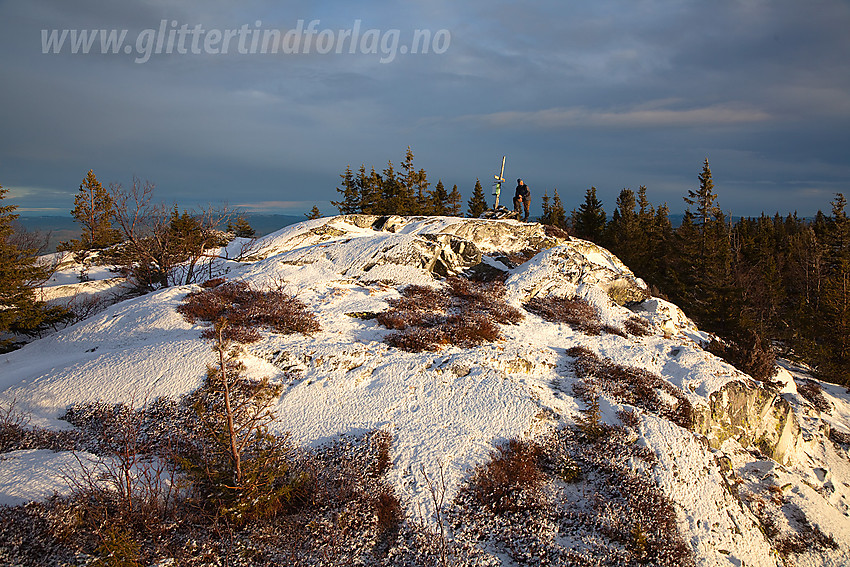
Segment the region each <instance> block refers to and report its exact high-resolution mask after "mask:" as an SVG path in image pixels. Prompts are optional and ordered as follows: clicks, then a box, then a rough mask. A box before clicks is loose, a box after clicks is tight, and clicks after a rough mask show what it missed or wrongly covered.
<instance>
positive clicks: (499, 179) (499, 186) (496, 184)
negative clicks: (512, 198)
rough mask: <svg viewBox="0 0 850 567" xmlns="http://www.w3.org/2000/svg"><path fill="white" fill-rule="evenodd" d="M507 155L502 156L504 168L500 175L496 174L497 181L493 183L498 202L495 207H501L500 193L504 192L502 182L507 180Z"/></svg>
mask: <svg viewBox="0 0 850 567" xmlns="http://www.w3.org/2000/svg"><path fill="white" fill-rule="evenodd" d="M506 157H507V156H502V169H501V170H500V171H499V175H496V176H495V177H496V181H495V182H494V183H493V195H495V196H496V203H495V204H494V205H493V209H494V210H495V209H498V208H499V194H500V193H501V192H502V183H504V182H505V158H506Z"/></svg>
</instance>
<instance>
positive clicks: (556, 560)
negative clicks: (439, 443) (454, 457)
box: [451, 424, 693, 566]
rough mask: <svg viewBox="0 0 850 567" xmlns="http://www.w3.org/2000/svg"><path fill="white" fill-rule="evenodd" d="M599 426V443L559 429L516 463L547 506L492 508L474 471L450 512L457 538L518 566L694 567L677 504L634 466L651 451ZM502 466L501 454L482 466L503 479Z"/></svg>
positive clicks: (617, 429) (579, 432)
mask: <svg viewBox="0 0 850 567" xmlns="http://www.w3.org/2000/svg"><path fill="white" fill-rule="evenodd" d="M602 427H603V428H604V429H605V435H601V436H598V437H595V438H591V437H590V436H588V435H587V434H586V433H585V431H583V430H582V429H581V428H566V429H561V430H557V431H555V432H552V433H551V434H548V435H547V436H545V437H543V438H541V439H538V440H537V441H535V442H534V443H533V449H528V448H525V449H521V450H520V451H518V453H519V454H520V455H522V457H520V458H518V457H513V458H514V459H515V460H517V461H518V462H519V465H518V466H517V465H515V466H514V467H512V469H511V470H513V469H516V474H517V475H518V476H519V477H523V476H525V478H529V477H531V478H534V481H533V482H534V483H535V484H534V486H537V487H539V488H535V489H533V490H532V491H533V492H539V493H541V494H542V493H543V492H544V490H543V488H544V487H545V492H546V493H547V494H550V495H551V496H550V497H548V498H547V505H546V506H545V507H535V506H522V507H519V508H517V507H515V506H514V507H510V506H507V507H505V506H493V505H492V504H491V503H489V501H488V500H484V499H482V498H487V497H489V495H490V494H491V493H492V492H490V491H483V492H482V490H480V488H479V486H478V484H477V482H478V481H479V476H478V472H476V475H475V476H473V477H472V478H471V479H470V481H469V483H468V484H467V485H466V486H464V487H462V488H461V490H460V491H459V493H458V497H457V499H456V502H455V504H456V505H455V507H453V508H452V514H451V520H452V527H453V529H454V534H455V538H456V539H457V538H463V539H470V540H473V541H487V542H488V543H487V545H488V548H490V549H495V550H496V551H497V552H498V553H499V554H500V555H502V554H503V555H504V556H506V557H508V558H510V560H511V562H512V564H517V565H610V566H615V565H635V564H641V563H648V564H653V565H681V566H687V565H693V557H692V556H691V552H690V548H689V547H688V545H687V544H686V543H685V542H684V540H683V539H682V536H681V533H680V532H679V528H678V524H677V521H676V511H675V508H674V505H673V503H672V502H671V501H670V500H669V499H667V497H666V496H665V495H664V493H663V492H662V491H661V490H660V488H659V487H658V486H656V485H655V484H654V483H653V482H652V480H651V477H642V476H639V475H637V474H635V473H634V472H633V471H632V470H631V468H630V461H632V460H635V459H638V460H641V461H644V462H647V463H651V462H652V454H651V452H650V451H648V450H647V449H646V447H642V446H639V445H637V444H635V443H633V441H632V440H631V438H630V437H629V435H628V434H627V432H626V431H625V429H623V428H622V427H612V426H607V425H604V424H603V425H602ZM504 460H505V455H504V454H503V453H502V452H497V453H496V454H494V458H493V459H491V462H490V463H488V464H487V465H484V466H485V467H488V468H489V467H493V469H494V472H501V471H502V470H504V466H503V462H504ZM493 463H496V464H493ZM479 470H481V469H479ZM529 470H530V471H531V472H530V473H529V472H528V471H529ZM503 484H506V485H507V486H511V482H510V481H507V482H504V483H503ZM508 499H509V501H510V496H508ZM541 534H545V535H541ZM577 540H580V541H581V542H582V545H581V546H580V547H578V548H576V546H575V545H574V544H573V543H572V542H574V541H577Z"/></svg>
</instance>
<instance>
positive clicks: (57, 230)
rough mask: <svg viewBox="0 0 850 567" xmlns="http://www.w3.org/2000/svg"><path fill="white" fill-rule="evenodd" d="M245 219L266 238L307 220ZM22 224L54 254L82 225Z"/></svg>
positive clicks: (40, 219) (56, 221) (28, 220)
mask: <svg viewBox="0 0 850 567" xmlns="http://www.w3.org/2000/svg"><path fill="white" fill-rule="evenodd" d="M244 216H245V218H247V219H248V222H249V223H250V224H251V227H252V228H253V229H254V230H255V231H257V236H265V235H266V234H270V233H272V232H275V231H276V230H280V229H281V228H283V227H285V226H289V225H291V224H295V223H297V222H301V221H303V220H305V217H303V216H300V217H298V216H292V215H255V214H246V215H244ZM18 224H20V225H21V226H22V227H24V229H26V230H27V231H28V232H40V233H42V234H44V236H45V237H46V239H47V243H46V246H45V247H44V250H43V251H44V252H52V251H54V250H56V247H57V246H58V245H59V243H60V242H63V241H68V240H71V239H72V238H79V236H80V225H78V224H77V223H76V221H74V219H73V218H72V217H71V216H24V215H21V216H20V218H19V219H18Z"/></svg>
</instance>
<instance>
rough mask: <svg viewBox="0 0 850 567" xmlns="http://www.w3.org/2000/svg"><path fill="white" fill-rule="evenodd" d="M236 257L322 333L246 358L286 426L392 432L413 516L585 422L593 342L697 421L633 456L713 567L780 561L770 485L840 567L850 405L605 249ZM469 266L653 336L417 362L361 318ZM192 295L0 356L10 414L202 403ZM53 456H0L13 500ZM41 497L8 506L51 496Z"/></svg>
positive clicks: (464, 225)
mask: <svg viewBox="0 0 850 567" xmlns="http://www.w3.org/2000/svg"><path fill="white" fill-rule="evenodd" d="M240 246H242V248H241V249H240V251H239V254H236V253H235V252H234V253H232V254H231V253H229V252H228V253H227V254H225V253H222V254H221V255H222V256H224V257H228V258H231V260H221V261H220V262H219V263H218V264H216V265H214V266H210V267H209V273H211V274H215V275H224V276H226V277H227V278H229V279H243V280H246V281H249V282H251V283H252V284H253V285H255V286H258V287H262V286H266V285H279V284H281V283H282V284H283V285H284V287H286V289H288V290H290V291H292V292H294V293H296V295H297V296H298V298H299V299H300V300H301V301H303V302H304V303H306V304H307V305H308V307H309V309H310V310H311V311H313V312H314V313H315V315H316V317H317V319H318V320H319V322H320V324H321V326H322V330H321V331H320V332H318V333H315V334H313V335H311V336H302V335H286V336H281V335H275V334H273V333H265V334H264V336H263V339H262V340H261V341H260V342H258V343H256V344H254V345H251V347H250V348H248V349H247V350H246V352H245V354H244V356H243V361H244V362H245V364H246V367H247V369H248V372H249V373H250V375H252V376H256V377H257V378H262V377H265V376H267V377H269V378H270V379H271V380H273V381H278V382H281V383H283V385H284V393H283V395H282V396H281V398H280V400H279V401H278V403H277V406H276V411H277V416H278V418H277V421H276V422H275V424H274V426H273V429H274V430H275V431H277V432H289V433H290V434H291V436H292V439H294V440H295V441H297V442H299V443H303V444H307V445H318V444H321V443H323V442H326V441H327V440H329V439H333V438H334V437H336V436H338V435H340V434H353V433H358V432H364V431H368V430H372V429H384V430H386V431H387V432H389V433H390V434H391V435H392V439H393V445H392V449H391V456H392V460H393V466H392V468H391V470H390V478H391V480H392V481H393V482H394V484H395V486H396V488H397V490H398V492H399V494H400V495H401V496H402V498H403V499H404V501H405V502H406V504H407V505H408V506H409V507H410V509H411V510H417V509H419V508H421V509H422V510H425V511H427V510H428V509H429V507H430V506H431V502H430V498H429V495H428V492H427V484H426V483H425V482H424V479H423V478H422V475H421V471H422V470H423V469H424V470H425V471H426V472H427V474H429V475H432V476H431V477H432V478H433V474H436V472H437V471H440V470H442V471H443V472H444V474H445V479H446V483H447V488H448V491H449V494H448V495H447V496H448V497H451V496H452V495H453V494H454V493H455V492H456V491H457V489H458V487H459V486H460V485H461V483H463V482H464V481H465V480H466V479H468V478H469V475H470V473H471V471H472V470H473V468H474V467H475V466H476V465H477V464H479V463H481V462H483V461H484V460H485V459H487V457H488V456H489V454H490V452H491V451H492V450H493V447H494V445H495V444H497V443H500V442H502V441H505V440H507V439H510V438H515V437H531V436H534V435H536V434H538V433H539V432H542V431H546V430H548V429H551V428H553V427H561V426H566V425H570V424H572V423H573V422H574V420H575V419H576V417H578V416H579V415H580V412H581V411H582V410H583V409H584V407H585V406H584V403H583V402H582V401H580V400H579V399H577V398H576V397H575V396H574V394H573V391H572V386H573V385H574V384H575V383H576V382H577V381H578V378H577V377H576V375H575V373H574V372H573V369H572V361H571V358H570V356H568V355H567V353H566V351H567V350H568V349H570V348H571V347H574V346H583V347H585V348H586V349H589V350H590V351H592V352H594V353H595V354H596V355H597V356H599V357H600V358H604V359H608V360H611V361H612V362H614V363H616V364H618V365H624V366H632V367H637V368H640V369H643V370H646V371H649V372H652V373H653V374H655V375H657V376H659V377H660V378H661V379H662V380H664V381H666V382H668V383H669V384H670V385H671V386H672V387H675V388H677V389H678V390H680V391H681V392H682V395H683V399H687V400H688V401H689V402H690V403H691V404H692V406H693V407H694V414H695V417H696V419H695V425H694V428H693V430H688V429H683V428H682V427H679V426H678V425H675V424H673V423H671V422H670V421H667V420H666V419H664V418H662V417H659V416H657V415H653V414H651V413H648V412H643V417H642V421H641V426H640V434H641V439H640V440H639V441H638V442H640V443H643V444H645V445H646V446H647V447H648V448H650V449H651V450H652V451H653V452H654V453H655V454H656V455H657V457H658V464H657V465H656V466H655V467H653V468H652V470H651V471H645V473H646V474H652V475H654V477H655V479H656V481H657V483H658V484H659V486H661V487H662V489H663V490H664V491H665V493H666V494H667V495H668V496H669V497H670V498H671V499H672V500H673V501H674V502H675V503H676V507H677V511H678V515H679V516H678V520H679V524H680V527H681V530H682V532H683V534H684V535H685V539H686V540H687V541H688V543H689V545H690V546H691V548H692V550H693V553H694V555H695V557H696V558H697V563H698V564H699V565H744V564H746V565H776V564H777V563H778V558H777V557H776V556H775V555H774V554H772V552H771V551H770V550H771V546H770V542H769V541H767V539H766V538H765V536H764V534H763V533H762V531H760V530H759V528H758V526H759V523H758V522H759V520H758V517H757V515H756V513H755V512H754V506H755V504H753V503H754V502H757V497H759V498H760V496H759V492H758V491H759V490H762V489H764V490H765V491H767V490H768V488H769V485H770V486H772V484H771V483H773V482H774V480H775V481H776V484H779V483H780V482H781V487H780V488H781V490H782V491H784V493H785V494H786V495H787V496H786V500H784V501H783V502H786V504H782V505H781V506H779V508H777V509H778V510H780V511H781V510H783V508H782V506H786V505H787V506H790V505H791V504H793V505H794V506H798V507H799V508H800V509H802V510H805V513H806V515H807V517H808V518H809V519H810V520H811V521H812V522H813V523H816V524H819V525H821V527H822V528H823V529H824V531H828V532H829V533H831V534H832V535H833V536H834V537H835V539H836V541H837V542H838V544H839V548H838V549H837V550H820V551H816V552H813V553H810V554H805V555H804V556H801V557H798V558H796V559H798V560H799V561H798V562H799V563H801V564H812V565H839V564H842V561H843V558H846V557H847V556H848V554H850V449H848V447H847V445H841V444H839V443H835V442H833V441H831V440H830V439H829V432H830V431H833V430H834V431H840V432H850V396H848V394H847V392H846V391H844V389H841V388H837V387H835V388H833V387H829V386H826V385H824V392H825V395H826V396H827V398H828V399H829V401H830V403H831V404H832V405H831V407H832V408H833V409H832V411H831V412H830V413H829V414H828V415H827V414H820V413H819V412H817V410H814V409H813V408H812V407H811V406H810V404H807V403H806V402H805V400H803V399H802V398H801V397H800V396H798V395H797V393H796V389H795V388H794V386H793V383H794V380H793V378H792V375H794V374H795V373H797V374H799V372H800V371H799V370H795V369H790V368H787V369H783V370H782V371H781V372H780V376H779V378H780V381H781V382H783V384H782V385H780V387H778V388H773V389H770V388H768V387H766V386H764V385H762V384H760V383H757V382H755V381H754V380H752V379H751V378H750V377H749V376H746V375H745V374H743V373H742V372H740V371H738V370H737V369H735V368H733V367H732V366H730V365H729V364H727V363H726V362H724V361H722V360H719V359H718V358H716V357H715V356H713V355H711V354H710V353H708V352H706V351H705V350H703V349H702V347H701V344H703V343H704V342H706V340H707V338H708V336H707V335H706V334H705V333H703V332H702V331H700V330H699V329H698V328H697V327H696V325H694V324H693V322H692V321H690V320H689V319H688V318H687V316H686V315H685V313H684V312H683V311H682V310H681V309H680V308H679V307H677V306H675V305H673V304H671V303H669V302H666V301H663V300H661V299H658V298H650V297H649V294H648V290H647V286H646V284H645V283H644V282H643V281H641V280H640V279H639V278H636V277H635V276H634V274H633V273H632V272H631V271H630V270H629V269H628V268H627V267H626V266H625V265H623V263H622V262H621V261H620V260H619V259H617V258H616V257H615V256H614V255H612V254H611V253H610V252H608V251H607V250H605V249H603V248H601V247H599V246H597V245H595V244H592V243H590V242H586V241H582V240H577V239H563V238H557V237H555V236H549V235H547V233H546V231H545V229H544V227H542V226H541V225H538V224H534V223H522V222H519V221H516V220H487V219H458V218H452V217H398V216H388V217H377V216H370V215H345V216H338V217H331V218H322V219H315V220H310V221H305V222H302V223H299V224H297V225H292V226H289V227H286V228H284V229H282V230H280V231H278V232H276V233H273V234H271V235H268V236H266V237H264V238H261V239H258V240H257V241H256V242H253V243H251V244H250V247H248V246H247V245H246V244H245V243H240ZM237 257H240V258H241V260H240V261H238V262H237V261H234V260H232V258H237ZM475 269H486V270H489V271H493V270H496V271H502V272H505V273H506V274H505V275H506V276H507V277H506V283H505V285H506V297H505V299H506V301H507V302H508V303H509V304H511V305H513V306H516V307H520V306H521V305H522V304H523V303H525V302H527V301H529V300H530V299H532V298H543V299H545V298H546V297H549V296H563V297H580V298H582V299H584V300H586V301H587V302H588V303H590V304H591V305H593V306H594V307H596V308H597V310H598V311H599V314H600V318H601V320H602V322H603V323H604V324H605V325H609V326H610V327H612V328H619V329H622V328H623V326H624V323H625V322H626V321H627V320H628V319H630V318H633V317H635V316H638V317H640V318H642V319H643V320H645V321H646V323H647V326H648V328H649V329H650V334H649V335H648V336H641V337H636V336H631V335H628V336H622V335H624V334H625V333H621V334H614V333H606V332H603V333H601V334H599V335H586V334H584V333H582V332H581V331H579V330H576V329H573V328H571V327H570V326H569V325H566V324H560V323H550V322H547V321H544V320H543V319H541V318H540V317H538V316H536V315H533V314H531V313H527V314H526V317H525V319H524V320H523V321H521V322H519V323H518V324H516V325H503V326H502V327H501V331H502V335H503V338H502V339H501V340H500V341H499V342H496V343H492V344H484V345H482V346H478V347H475V348H469V349H460V348H457V347H453V346H449V347H447V348H445V349H444V350H442V351H439V352H423V353H411V352H404V351H400V350H398V349H395V348H393V347H390V346H388V345H387V344H386V343H385V342H383V338H384V337H385V336H386V335H387V334H388V333H389V332H390V331H388V330H387V329H385V328H383V327H381V326H380V325H379V324H378V323H377V322H376V321H374V320H373V319H371V318H369V317H365V316H363V317H361V316H352V315H356V314H368V313H375V312H380V311H383V310H385V309H386V308H387V306H388V301H389V300H392V299H396V298H398V297H399V293H400V290H401V288H402V287H403V286H405V285H408V284H413V283H415V284H421V285H431V286H438V285H441V284H440V280H441V278H443V277H445V276H448V275H454V274H458V273H462V272H466V271H467V270H475ZM72 283H73V281H72V279H71V276H68V277H67V278H64V279H63V276H62V275H61V274H60V275H59V276H57V280H56V282H55V284H56V285H59V284H61V285H62V286H63V292H62V293H70V292H71V291H70V288H69V289H65V286H69V285H72ZM81 285H84V284H81ZM195 289H197V287H196V286H183V287H175V288H169V289H165V290H161V291H159V292H156V293H153V294H149V295H147V296H144V297H140V298H136V299H131V300H127V301H122V302H120V303H118V304H116V305H113V306H111V307H109V308H107V309H106V310H104V311H102V312H99V313H97V314H95V315H93V316H92V317H90V318H89V319H87V320H85V321H82V322H80V323H78V324H76V325H74V326H72V327H69V328H67V329H64V330H62V331H59V332H57V333H55V334H53V335H50V336H47V337H45V338H42V339H40V340H37V341H34V342H33V343H31V344H29V345H26V346H25V347H23V348H21V349H20V350H18V351H15V352H12V353H9V354H5V355H2V356H0V402H2V403H5V404H9V403H11V402H14V403H15V404H16V405H17V407H18V408H19V409H20V410H22V411H24V412H26V413H27V415H28V417H29V419H30V423H31V424H33V425H40V426H46V427H52V428H63V427H68V425H67V424H66V423H64V422H62V421H59V420H58V419H57V418H58V417H59V416H60V415H61V414H62V413H63V411H64V409H65V408H66V407H67V406H68V405H70V404H73V403H78V402H93V401H98V400H102V401H105V402H110V403H112V402H126V403H133V404H136V405H138V404H142V403H144V402H145V401H146V400H150V399H153V398H154V397H155V396H159V395H168V396H174V397H178V396H182V395H185V394H188V393H189V392H191V391H192V390H193V389H195V388H196V387H197V386H198V385H199V384H200V382H201V380H202V379H203V376H204V372H205V367H206V364H207V363H208V362H210V361H211V358H212V354H213V353H212V351H211V350H210V348H209V344H207V343H206V342H205V341H204V340H203V339H201V338H200V331H201V328H200V327H199V326H197V325H191V324H189V323H187V322H186V321H185V320H183V318H182V317H181V316H180V315H179V314H178V313H177V312H176V311H175V307H176V306H177V305H179V304H180V302H181V300H182V298H183V297H184V296H185V294H186V293H188V292H189V291H192V290H195ZM603 396H604V394H603ZM600 407H601V408H602V410H603V415H602V418H603V420H605V421H606V422H608V423H618V417H617V414H616V411H617V410H619V409H634V408H626V407H625V406H623V405H622V404H618V403H617V402H616V400H613V399H608V398H606V399H605V400H604V403H601V404H600ZM42 457H43V454H42V453H40V452H35V453H20V454H16V455H13V456H12V457H11V458H7V459H6V460H0V485H2V479H4V478H6V479H8V478H24V477H25V476H21V475H22V473H21V467H22V466H24V465H26V464H27V463H30V462H32V463H34V464H33V465H32V466H33V467H34V469H33V470H39V471H41V470H42V469H44V468H50V467H52V466H53V463H54V462H56V463H58V462H63V461H62V460H61V459H59V458H49V459H48V458H46V457H44V458H42ZM35 461H39V463H38V466H39V467H42V468H41V469H36V468H35V467H36V464H35ZM759 471H761V472H759ZM765 471H766V472H765ZM768 474H769V475H773V476H770V479H773V480H770V481H768V480H766V479H767V478H768V477H767V476H765V475H768ZM4 475H5V476H4ZM10 475H12V476H10ZM759 475H761V476H759ZM36 476H39V478H43V479H50V478H56V476H57V475H54V476H50V475H48V474H42V472H39V473H38V475H36V474H35V473H34V474H33V477H32V478H35V477H36ZM45 482H46V481H45ZM56 482H58V481H56ZM8 484H9V483H8V482H7V485H8ZM739 485H740V486H741V487H742V488H741V490H739V491H737V492H736V490H735V487H736V486H739ZM0 488H2V487H1V486H0ZM744 488H746V490H747V491H749V492H744V491H743V489H744ZM42 489H43V486H41V485H39V486H38V488H37V489H33V490H32V491H30V492H26V491H23V492H20V493H18V492H16V493H15V494H14V495H11V494H9V495H8V497H7V501H10V502H12V501H18V500H14V499H15V498H20V497H21V496H20V494H29V495H31V497H32V498H36V497H40V496H39V495H40V494H42V493H43V491H42ZM772 490H776V489H772ZM748 494H751V495H752V494H754V495H755V497H753V498H749V496H747V495H748ZM1 498H2V494H0V499H1Z"/></svg>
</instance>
